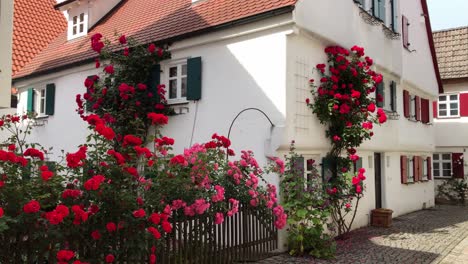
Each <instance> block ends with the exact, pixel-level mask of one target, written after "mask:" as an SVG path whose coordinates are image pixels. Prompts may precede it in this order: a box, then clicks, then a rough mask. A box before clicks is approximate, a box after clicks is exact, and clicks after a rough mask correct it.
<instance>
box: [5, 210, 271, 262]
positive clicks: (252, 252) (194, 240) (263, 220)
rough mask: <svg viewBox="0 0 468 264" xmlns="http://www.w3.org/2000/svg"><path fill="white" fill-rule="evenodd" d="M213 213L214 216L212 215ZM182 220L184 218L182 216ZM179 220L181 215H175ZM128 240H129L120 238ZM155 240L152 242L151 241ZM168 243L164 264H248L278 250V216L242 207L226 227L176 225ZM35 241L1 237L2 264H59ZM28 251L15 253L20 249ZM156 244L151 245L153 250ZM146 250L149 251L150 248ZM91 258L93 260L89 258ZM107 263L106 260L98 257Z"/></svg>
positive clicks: (203, 219)
mask: <svg viewBox="0 0 468 264" xmlns="http://www.w3.org/2000/svg"><path fill="white" fill-rule="evenodd" d="M212 213H213V212H211V215H213V214H212ZM179 217H180V219H183V218H184V216H182V215H180V216H179ZM174 219H177V215H174ZM120 239H123V240H125V238H124V237H123V238H120ZM151 239H152V238H151ZM161 240H162V241H164V243H163V244H162V245H161V244H158V246H157V252H156V256H157V258H158V260H157V263H160V264H224V263H244V262H253V261H258V260H261V259H265V258H267V257H270V256H271V255H272V251H274V250H275V249H277V248H278V231H277V229H276V227H275V226H274V216H273V215H272V213H271V211H270V210H263V211H258V210H256V208H252V207H250V206H243V205H239V212H238V213H237V214H235V215H233V216H231V217H226V218H225V220H224V222H223V223H222V224H219V225H216V224H214V219H213V217H212V216H206V215H205V216H203V215H202V216H198V217H195V218H193V219H191V220H181V221H175V222H173V230H172V232H171V233H169V234H164V237H163V239H161ZM32 243H34V241H30V240H29V239H27V240H25V239H24V237H23V236H17V237H16V236H15V237H3V236H2V235H1V234H0V245H1V246H2V247H3V248H2V249H0V264H3V263H5V264H7V263H14V264H16V263H34V264H45V263H49V264H51V263H55V262H56V255H55V254H56V253H55V252H54V251H50V250H49V249H48V248H44V250H43V251H41V252H38V251H37V249H35V247H34V246H33V245H32ZM20 244H21V248H24V251H18V250H15V249H16V248H20V247H18V245H20ZM73 245H74V247H73V248H76V249H77V250H78V252H80V254H81V255H83V256H88V255H91V256H93V254H91V253H92V252H89V251H87V250H86V249H85V248H84V247H83V244H82V243H80V242H79V240H76V241H75V242H74V243H73ZM151 245H152V243H147V245H146V246H147V247H148V249H150V247H151ZM146 246H145V247H146ZM124 255H125V256H126V257H124V258H123V259H126V260H127V261H116V262H115V263H116V264H143V263H148V255H144V256H141V255H136V254H135V253H132V252H131V250H130V251H128V252H127V251H126V252H125V253H124ZM88 257H89V256H88ZM94 258H97V259H104V255H102V256H94Z"/></svg>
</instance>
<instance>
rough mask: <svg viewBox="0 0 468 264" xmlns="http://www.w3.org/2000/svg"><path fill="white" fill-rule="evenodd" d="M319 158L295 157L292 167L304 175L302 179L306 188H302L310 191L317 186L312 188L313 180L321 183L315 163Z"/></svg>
mask: <svg viewBox="0 0 468 264" xmlns="http://www.w3.org/2000/svg"><path fill="white" fill-rule="evenodd" d="M318 158H319V155H313V156H311V155H305V156H300V157H297V159H296V160H295V161H294V164H295V165H294V167H295V169H296V170H297V171H298V172H299V171H300V172H303V173H304V177H305V179H306V184H307V185H308V186H304V187H307V188H310V189H314V188H317V186H312V184H313V183H314V182H317V181H314V178H318V179H319V182H320V183H321V177H320V175H319V174H318V172H317V167H316V165H317V163H316V160H317V159H318Z"/></svg>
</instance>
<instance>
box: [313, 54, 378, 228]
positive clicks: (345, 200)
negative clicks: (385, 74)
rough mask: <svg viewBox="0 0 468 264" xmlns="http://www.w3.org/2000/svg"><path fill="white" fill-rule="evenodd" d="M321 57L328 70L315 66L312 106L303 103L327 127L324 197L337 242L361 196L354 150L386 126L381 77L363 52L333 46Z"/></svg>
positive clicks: (359, 170)
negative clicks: (380, 126) (379, 89)
mask: <svg viewBox="0 0 468 264" xmlns="http://www.w3.org/2000/svg"><path fill="white" fill-rule="evenodd" d="M325 53H326V54H327V58H328V61H327V64H318V65H317V66H316V68H317V70H318V72H319V74H320V77H321V78H320V80H319V81H318V82H317V84H316V81H315V80H313V79H311V80H310V84H311V87H312V94H313V102H311V100H310V99H308V98H307V99H306V103H307V105H308V106H309V107H310V108H311V109H312V112H313V113H314V114H315V115H316V116H317V117H318V119H319V121H320V123H322V124H324V125H325V126H326V136H327V138H329V140H330V143H331V150H330V152H329V153H328V154H327V157H328V159H329V160H331V165H332V166H331V168H330V170H331V175H332V177H331V179H330V180H329V182H328V183H326V185H327V187H326V189H327V190H326V191H327V193H328V194H329V196H330V199H331V200H330V201H331V212H332V214H331V216H332V219H333V221H334V223H335V224H336V228H337V230H336V231H337V232H338V235H340V236H341V235H344V234H346V233H348V232H349V230H350V229H351V226H352V223H353V221H354V218H355V216H356V211H357V207H358V204H359V200H360V199H361V198H362V196H363V188H364V185H363V181H364V180H365V175H364V174H365V169H363V168H356V162H357V161H358V160H359V156H358V155H357V151H356V148H357V147H359V146H360V145H361V144H362V143H363V142H364V141H365V140H369V139H371V138H372V136H373V135H374V133H373V131H372V129H373V126H374V124H382V123H385V122H386V121H387V116H386V114H385V111H384V110H383V109H382V108H377V106H376V105H377V104H376V103H377V102H382V100H383V98H382V97H381V96H380V95H377V96H374V95H373V93H374V92H375V91H376V86H377V85H378V84H379V83H381V82H382V75H381V74H379V73H377V72H375V71H373V70H372V68H371V67H372V65H373V60H372V59H371V58H370V57H368V56H365V54H364V48H362V47H359V46H353V47H352V48H351V49H350V50H348V49H345V48H343V47H339V46H331V47H327V48H326V49H325ZM353 203H354V206H353ZM350 213H351V215H350V216H349V217H348V214H350Z"/></svg>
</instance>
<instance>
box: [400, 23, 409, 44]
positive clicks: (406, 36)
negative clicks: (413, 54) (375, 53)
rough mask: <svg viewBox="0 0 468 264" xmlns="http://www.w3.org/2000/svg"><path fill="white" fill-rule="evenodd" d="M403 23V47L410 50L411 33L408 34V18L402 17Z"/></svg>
mask: <svg viewBox="0 0 468 264" xmlns="http://www.w3.org/2000/svg"><path fill="white" fill-rule="evenodd" d="M401 18H402V23H401V26H402V31H401V32H402V35H403V47H405V48H409V46H410V43H409V34H408V33H409V32H408V26H409V22H408V18H406V17H405V16H402V17H401Z"/></svg>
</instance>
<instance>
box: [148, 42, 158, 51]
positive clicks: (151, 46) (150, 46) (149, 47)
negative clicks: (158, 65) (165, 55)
mask: <svg viewBox="0 0 468 264" xmlns="http://www.w3.org/2000/svg"><path fill="white" fill-rule="evenodd" d="M155 50H156V45H154V44H153V43H151V44H150V45H149V46H148V51H149V53H154V51H155Z"/></svg>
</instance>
